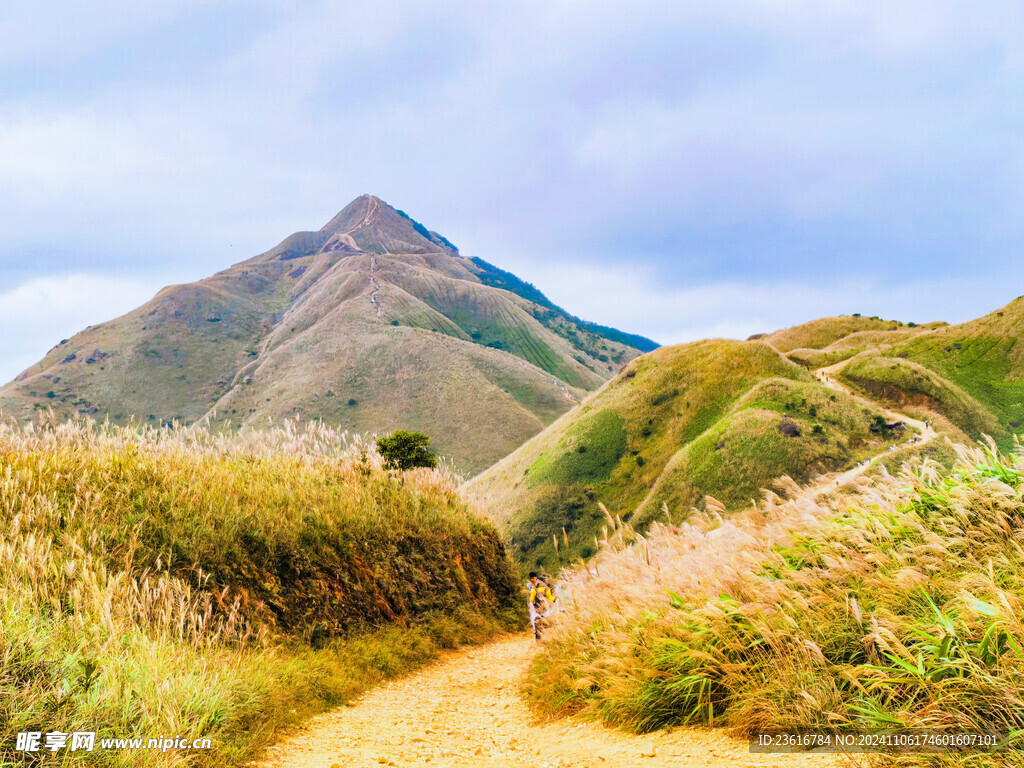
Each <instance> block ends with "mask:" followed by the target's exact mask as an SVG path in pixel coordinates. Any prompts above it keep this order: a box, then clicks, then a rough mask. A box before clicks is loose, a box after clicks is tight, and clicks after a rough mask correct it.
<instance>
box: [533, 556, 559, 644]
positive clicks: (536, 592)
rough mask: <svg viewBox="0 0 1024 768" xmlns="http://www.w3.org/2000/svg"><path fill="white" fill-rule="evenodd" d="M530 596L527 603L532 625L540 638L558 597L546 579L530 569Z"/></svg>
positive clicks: (536, 636)
mask: <svg viewBox="0 0 1024 768" xmlns="http://www.w3.org/2000/svg"><path fill="white" fill-rule="evenodd" d="M529 586H530V597H529V599H528V600H527V605H528V606H529V608H530V626H532V627H533V636H534V638H535V639H537V640H540V633H541V630H542V629H543V628H544V627H546V626H547V625H548V622H547V617H548V616H550V615H551V614H552V613H553V612H554V608H555V604H556V602H557V601H558V598H557V597H556V596H555V594H554V593H553V592H552V591H551V587H550V586H548V583H547V582H546V581H543V580H541V578H540V577H539V576H538V575H537V572H536V571H530V584H529Z"/></svg>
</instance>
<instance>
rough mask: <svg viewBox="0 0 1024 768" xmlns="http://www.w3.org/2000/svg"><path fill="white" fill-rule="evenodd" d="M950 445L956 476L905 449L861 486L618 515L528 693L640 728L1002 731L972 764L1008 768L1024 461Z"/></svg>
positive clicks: (1022, 662) (1018, 696) (1022, 711)
mask: <svg viewBox="0 0 1024 768" xmlns="http://www.w3.org/2000/svg"><path fill="white" fill-rule="evenodd" d="M957 452H958V456H959V461H958V464H957V467H956V468H955V469H954V470H953V471H951V472H946V471H945V470H941V469H940V468H939V467H938V466H937V465H935V464H932V463H930V462H927V461H926V462H921V461H920V460H918V459H914V460H912V461H910V462H908V463H907V465H906V466H905V470H904V473H903V474H902V475H901V476H900V477H898V478H894V477H891V476H889V475H882V476H880V477H876V478H874V479H864V480H863V481H862V485H861V486H860V487H859V488H858V489H857V490H856V491H855V492H852V493H848V492H846V493H842V494H839V493H836V494H834V495H830V496H824V497H821V496H819V497H815V496H813V495H811V494H810V493H806V492H805V493H800V492H799V489H796V488H793V487H790V488H788V489H787V492H788V494H789V495H791V496H792V498H791V499H790V500H789V501H782V500H780V499H779V497H777V496H775V495H773V494H769V495H768V496H767V497H766V499H765V501H764V502H763V503H762V504H760V505H759V509H757V510H753V511H751V512H749V513H746V514H743V515H739V516H736V515H734V516H733V517H731V518H729V519H728V520H723V519H721V517H719V515H718V512H717V511H716V509H715V507H716V505H715V504H714V503H712V504H711V508H710V509H709V511H708V512H706V513H704V514H703V515H701V516H699V517H695V518H693V519H692V520H691V522H690V523H689V524H684V525H681V526H666V525H656V526H654V527H653V528H652V530H651V531H650V532H649V533H648V535H647V536H645V537H641V536H637V535H636V534H635V533H633V532H631V531H629V529H628V527H623V526H621V525H620V524H619V523H618V521H617V520H615V518H614V517H612V516H610V515H609V527H608V529H607V531H608V533H607V535H606V541H605V545H604V548H603V551H602V553H601V554H600V555H599V556H598V557H597V558H596V559H595V560H594V561H593V562H592V563H591V564H589V565H588V566H583V565H581V566H579V567H577V568H575V569H572V570H570V571H568V572H566V573H565V574H563V584H564V585H565V586H566V587H567V588H568V590H569V592H570V593H571V596H572V597H571V600H572V604H573V606H572V610H570V611H569V612H568V613H567V614H565V615H564V616H565V618H564V619H563V620H562V621H561V623H560V625H559V626H558V627H557V628H555V629H554V630H551V631H549V635H548V637H549V640H548V642H547V643H546V644H545V646H544V649H543V651H542V653H541V655H540V656H539V657H538V659H537V661H536V663H535V664H534V667H533V671H532V675H531V679H530V682H529V686H528V692H529V695H530V697H531V699H532V700H533V701H534V703H535V704H536V705H537V706H538V707H540V708H541V709H542V710H544V711H546V712H549V713H565V712H571V711H582V712H585V713H589V714H590V715H592V716H594V717H598V718H601V719H603V720H605V721H607V722H610V723H615V724H619V725H622V726H625V727H629V728H632V729H636V730H650V729H654V728H661V727H665V726H671V725H674V724H679V723H685V722H689V723H705V724H715V725H725V726H729V727H730V728H732V729H733V730H734V731H736V732H738V733H751V732H755V731H765V730H781V731H792V730H794V729H800V728H808V729H821V730H830V731H863V730H875V729H879V728H887V727H888V728H891V727H900V728H915V727H922V728H930V729H934V730H937V731H945V732H948V733H956V732H962V731H985V732H994V733H998V734H1001V735H1002V736H1003V737H1005V738H1007V739H1008V740H1009V751H1008V752H1004V753H1001V756H985V755H980V756H975V757H973V758H970V759H969V760H968V759H966V758H965V759H964V760H966V762H968V763H970V764H977V765H988V764H1006V765H1010V764H1017V763H1016V762H1014V761H1019V760H1020V759H1021V758H1022V757H1024V751H1022V746H1021V736H1020V734H1021V733H1022V732H1024V683H1022V680H1024V676H1022V673H1024V623H1022V620H1021V616H1022V615H1024V576H1022V574H1024V548H1022V547H1021V545H1020V541H1021V538H1022V535H1024V534H1022V531H1024V502H1022V497H1024V471H1022V468H1021V464H1020V463H1018V462H1019V460H1018V459H1016V458H1013V457H1006V456H1000V455H999V454H998V453H997V452H996V451H995V450H994V448H992V447H989V448H985V449H979V448H963V447H957ZM903 760H904V762H905V763H917V764H931V763H935V764H945V763H949V764H963V763H964V760H961V759H960V758H949V759H945V758H934V759H933V758H930V757H917V758H903ZM1001 760H1005V762H1004V763H1000V762H999V761H1001ZM944 761H945V762H944Z"/></svg>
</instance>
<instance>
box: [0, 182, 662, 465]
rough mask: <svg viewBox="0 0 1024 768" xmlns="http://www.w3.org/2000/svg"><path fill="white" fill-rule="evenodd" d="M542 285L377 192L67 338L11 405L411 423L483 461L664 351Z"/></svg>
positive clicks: (4, 403)
mask: <svg viewBox="0 0 1024 768" xmlns="http://www.w3.org/2000/svg"><path fill="white" fill-rule="evenodd" d="M526 286H528V284H526V283H523V282H522V281H520V280H519V279H518V278H516V277H515V276H514V275H512V274H511V273H508V272H504V271H503V270H499V269H498V268H496V267H493V266H491V265H488V264H487V263H486V262H484V261H482V260H480V259H467V258H463V257H462V256H460V255H459V253H458V251H457V250H456V249H455V247H454V246H453V245H452V244H451V243H450V242H449V241H448V240H447V239H445V238H444V237H442V236H441V235H438V234H437V233H435V232H431V231H430V230H427V229H426V228H425V227H424V226H423V225H422V224H420V223H419V222H417V221H415V220H413V219H411V218H410V217H409V216H408V215H407V214H405V213H404V212H400V211H397V210H395V209H394V208H392V207H391V206H389V205H387V203H385V202H383V201H382V200H380V199H379V198H376V197H373V196H370V195H365V196H363V197H360V198H358V199H357V200H354V201H353V202H352V203H351V204H349V205H348V206H346V207H345V209H344V210H342V211H341V212H340V213H339V214H338V215H337V216H335V217H334V218H333V219H332V220H331V221H330V222H328V223H327V224H326V225H325V226H324V227H322V228H321V229H320V230H317V231H315V232H300V233H296V234H294V235H292V236H291V237H289V238H287V239H285V240H284V241H283V242H282V243H281V244H279V245H278V246H277V247H275V248H272V249H271V250H269V251H267V252H266V253H263V254H261V255H259V256H256V257H254V258H252V259H249V260H247V261H244V262H241V263H239V264H236V265H234V266H232V267H230V268H229V269H226V270H224V271H222V272H219V273H217V274H216V275H213V276H212V277H210V278H207V279H205V280H202V281H200V282H197V283H192V284H187V285H177V286H170V287H168V288H165V289H163V290H162V291H160V293H158V294H157V296H156V297H155V298H154V299H153V300H152V301H150V302H148V303H147V304H145V305H143V306H142V307H140V308H138V309H136V310H134V311H133V312H130V313H128V314H127V315H125V316H123V317H120V318H118V319H116V320H113V321H111V322H109V323H104V324H102V325H99V326H95V327H90V328H87V329H85V330H84V331H82V332H81V333H79V334H77V335H75V336H73V337H72V338H70V339H66V340H64V341H61V342H60V343H59V344H58V345H57V346H55V347H54V348H53V349H52V350H51V351H50V352H49V353H48V354H47V355H46V356H45V357H44V358H43V359H42V360H41V361H40V362H39V363H37V364H36V365H34V366H32V367H30V368H29V369H28V370H26V371H25V372H24V373H22V374H21V375H19V376H18V377H17V379H16V380H15V381H13V382H11V383H9V384H8V385H6V386H4V387H3V388H0V411H2V413H3V414H4V415H6V416H11V417H14V418H16V419H18V420H20V421H22V422H24V421H26V420H28V419H30V418H32V417H33V416H35V415H36V414H37V413H39V412H40V411H45V410H47V409H52V410H53V411H54V412H55V413H56V414H57V415H58V416H61V417H79V416H92V417H95V418H96V419H98V420H102V419H105V418H109V419H110V420H112V421H113V422H115V423H127V422H128V421H129V420H131V419H132V418H135V419H137V420H139V421H142V422H147V423H150V424H157V425H159V424H165V423H170V422H173V421H178V422H181V423H184V424H191V423H195V422H199V421H203V422H205V423H209V424H211V425H212V426H217V427H231V428H237V427H239V426H241V427H249V428H252V427H259V426H266V425H267V424H268V423H269V422H279V421H280V420H281V419H283V418H286V417H299V418H302V419H313V418H316V419H322V420H324V421H325V422H327V423H328V424H331V425H335V426H338V427H342V428H344V429H349V430H353V431H357V432H377V433H384V432H391V431H393V430H395V429H411V430H417V431H423V432H427V433H428V434H430V435H431V436H432V437H433V439H434V444H435V445H436V447H437V448H438V450H439V451H440V452H441V453H443V454H444V455H446V456H448V457H450V458H451V459H453V460H454V461H455V462H456V464H457V465H458V466H459V467H460V469H463V470H465V471H478V470H480V469H482V468H484V467H486V466H488V465H490V464H492V463H493V462H495V461H497V460H498V459H500V458H501V457H503V456H505V455H507V454H508V453H509V451H511V450H513V449H514V448H515V447H517V446H518V445H520V444H521V443H523V441H525V440H527V439H528V438H530V437H531V436H533V435H535V434H536V433H537V432H539V431H540V430H541V429H543V428H544V427H545V426H546V425H547V424H550V423H551V422H552V421H553V420H554V419H556V418H557V417H558V416H560V415H561V414H562V413H564V412H565V411H567V410H568V409H570V408H571V407H573V406H574V405H575V404H576V402H578V400H579V399H581V398H582V397H584V396H585V395H586V394H587V393H588V392H591V391H593V390H595V389H597V388H598V387H600V386H601V385H602V384H603V383H604V382H605V381H607V380H608V379H609V378H610V377H611V376H612V375H613V374H614V372H615V371H617V370H618V369H619V368H621V367H622V365H624V364H625V363H627V362H628V361H630V360H632V359H633V358H634V357H635V356H636V355H637V354H638V353H639V351H640V349H641V348H642V349H645V350H646V349H651V348H653V347H654V346H656V345H654V343H653V342H651V341H650V340H648V339H643V338H642V337H636V336H631V335H629V334H623V333H621V332H618V331H615V330H614V329H608V328H603V327H601V326H596V325H593V324H590V323H585V322H583V321H581V320H578V319H577V318H574V317H572V316H571V315H569V314H568V313H566V312H565V311H564V310H562V309H560V308H558V307H556V306H555V305H553V304H552V303H551V302H550V301H548V300H547V299H546V298H545V297H544V295H543V294H542V293H540V291H538V290H536V289H535V288H533V287H532V286H529V290H528V289H527V288H526Z"/></svg>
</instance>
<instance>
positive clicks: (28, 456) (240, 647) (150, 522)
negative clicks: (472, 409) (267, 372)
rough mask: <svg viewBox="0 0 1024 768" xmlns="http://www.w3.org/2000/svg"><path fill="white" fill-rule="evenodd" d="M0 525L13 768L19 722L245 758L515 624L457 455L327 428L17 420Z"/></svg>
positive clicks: (6, 434) (508, 580)
mask: <svg viewBox="0 0 1024 768" xmlns="http://www.w3.org/2000/svg"><path fill="white" fill-rule="evenodd" d="M0 531H2V533H3V538H2V540H0V762H2V761H3V759H9V760H17V759H20V757H23V756H21V755H18V754H16V753H14V752H13V745H14V741H15V738H14V737H15V734H16V733H18V732H21V731H42V732H46V731H63V732H71V731H81V730H86V731H89V730H94V731H98V732H99V734H100V736H118V737H134V736H139V737H147V738H148V737H161V736H168V735H169V736H172V737H175V736H182V737H186V738H196V737H208V738H211V739H212V741H213V746H214V750H213V751H212V752H188V753H183V752H175V751H171V752H168V753H165V754H161V755H148V754H147V755H146V760H145V764H147V765H161V766H162V765H210V766H213V765H217V766H220V765H230V764H236V763H238V762H240V761H242V760H244V759H245V758H246V757H247V756H250V755H251V754H252V753H253V752H254V750H256V749H258V748H259V747H260V746H261V745H262V744H265V743H266V742H267V741H268V740H269V739H270V738H272V736H273V735H274V733H275V732H276V731H279V730H280V729H281V728H282V727H286V726H288V725H290V724H293V723H295V722H297V721H299V720H301V719H302V718H303V717H305V716H308V715H309V714H310V713H312V712H316V711H319V710H321V709H323V708H324V707H327V706H331V705H336V704H339V703H341V702H343V701H345V700H347V699H349V698H351V697H352V696H353V695H354V694H355V693H357V692H359V691H360V690H361V689H363V688H364V687H366V686H367V685H370V684H372V683H373V682H375V681H377V680H379V679H381V678H382V677H386V676H388V675H392V674H395V673H398V672H401V671H403V670H405V669H409V668H411V667H413V666H415V665H417V664H419V663H422V662H423V661H425V660H427V659H430V658H433V657H434V656H436V654H437V652H438V650H439V649H441V648H445V647H452V646H454V645H456V644H458V643H460V642H465V641H469V640H480V639H483V638H484V637H487V636H488V635H490V634H492V633H493V632H495V631H497V630H498V629H499V627H500V626H502V624H505V625H508V624H509V623H510V622H511V623H514V622H515V620H516V612H515V609H514V608H513V607H511V606H512V604H513V601H516V602H517V600H516V598H517V596H518V584H517V574H516V572H515V570H514V568H513V567H512V565H511V563H510V561H509V560H508V558H507V557H506V556H505V554H504V549H503V546H502V544H501V541H500V539H499V538H498V536H497V534H496V532H495V531H494V529H493V528H492V527H491V526H490V525H489V524H487V523H485V522H484V521H483V520H482V519H480V518H479V517H478V516H477V515H476V514H475V513H474V512H473V510H471V509H470V508H469V507H467V506H466V504H465V503H464V502H463V501H462V500H461V499H460V498H459V496H458V495H457V493H456V491H455V484H454V482H453V480H452V477H451V474H450V470H449V469H448V468H446V467H442V468H440V469H436V470H417V471H412V472H408V473H406V474H405V475H400V474H397V473H394V472H389V471H387V470H385V469H384V468H383V467H382V465H381V461H380V457H379V456H378V455H377V454H376V452H375V450H374V448H373V446H372V445H370V444H366V443H363V442H362V441H361V440H360V439H359V438H350V437H349V436H347V435H346V434H344V433H342V432H339V431H337V430H332V429H329V428H327V427H324V426H323V425H319V424H308V425H304V426H300V425H296V424H293V423H288V424H285V425H284V426H283V427H280V428H277V429H272V430H268V431H264V432H250V433H247V434H244V435H236V436H230V437H229V436H225V435H217V434H213V433H211V432H209V431H206V430H202V429H184V430H179V429H153V428H147V429H128V428H119V427H110V426H103V427H96V426H95V425H91V424H82V423H63V424H62V423H50V424H36V425H33V426H31V427H27V428H16V427H11V426H9V425H4V426H0ZM79 757H80V756H79ZM88 760H89V761H91V762H92V763H93V764H102V765H138V764H140V763H139V760H140V758H139V754H137V753H132V752H130V751H126V752H102V751H97V752H96V753H94V754H92V755H90V756H88Z"/></svg>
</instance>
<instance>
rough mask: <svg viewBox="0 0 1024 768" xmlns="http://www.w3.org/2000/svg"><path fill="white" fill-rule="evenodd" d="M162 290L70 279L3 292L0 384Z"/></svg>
mask: <svg viewBox="0 0 1024 768" xmlns="http://www.w3.org/2000/svg"><path fill="white" fill-rule="evenodd" d="M160 287H161V284H160V282H159V281H154V280H153V279H152V278H147V279H137V278H126V277H121V276H114V275H106V276H104V275H81V274H66V275H59V276H50V277H41V278H36V279H32V280H28V281H26V282H24V283H21V284H20V285H17V286H15V287H14V288H10V289H8V290H6V291H3V292H0V328H3V329H4V333H3V338H2V339H0V383H7V382H8V381H10V380H12V379H13V378H14V377H15V376H17V375H18V374H19V373H21V372H22V371H23V370H24V369H25V368H27V367H28V366H30V365H32V364H33V363H36V362H38V361H39V360H40V359H41V358H42V357H43V356H44V355H45V354H46V353H47V351H48V350H49V349H51V348H52V347H53V346H54V345H56V344H57V343H59V342H60V340H61V339H64V338H69V337H71V336H73V335H74V334H76V333H78V332H79V331H81V330H83V329H84V328H85V327H86V326H88V325H96V324H98V323H102V322H106V321H108V320H113V319H114V318H115V317H119V316H120V315H122V314H124V313H126V312H128V311H130V310H132V309H135V308H136V307H137V306H139V305H140V304H143V303H145V302H146V301H148V300H149V299H151V298H152V297H153V296H154V295H155V294H156V292H157V291H158V290H159V288H160Z"/></svg>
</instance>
